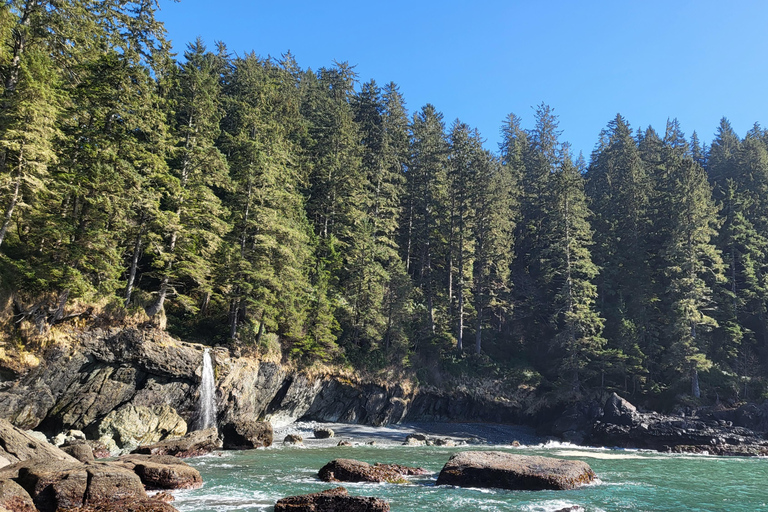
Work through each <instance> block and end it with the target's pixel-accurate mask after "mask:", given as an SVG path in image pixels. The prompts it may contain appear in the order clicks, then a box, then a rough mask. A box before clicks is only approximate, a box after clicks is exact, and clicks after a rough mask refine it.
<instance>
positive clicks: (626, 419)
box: [603, 393, 637, 425]
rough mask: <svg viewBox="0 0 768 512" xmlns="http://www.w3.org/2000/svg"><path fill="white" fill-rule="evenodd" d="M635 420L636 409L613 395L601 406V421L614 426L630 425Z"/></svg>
mask: <svg viewBox="0 0 768 512" xmlns="http://www.w3.org/2000/svg"><path fill="white" fill-rule="evenodd" d="M636 420H637V408H636V407H635V406H634V405H632V404H631V403H629V402H628V401H626V400H624V399H623V398H621V397H620V396H619V395H617V394H616V393H613V394H612V395H611V396H610V397H608V400H606V402H605V405H604V406H603V421H604V422H606V423H613V424H614V425H632V424H633V423H634V422H635V421H636Z"/></svg>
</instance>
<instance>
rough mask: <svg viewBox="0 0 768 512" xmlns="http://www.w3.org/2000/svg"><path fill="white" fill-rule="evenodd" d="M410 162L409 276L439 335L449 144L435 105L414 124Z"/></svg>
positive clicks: (431, 326) (428, 326)
mask: <svg viewBox="0 0 768 512" xmlns="http://www.w3.org/2000/svg"><path fill="white" fill-rule="evenodd" d="M411 133H412V139H411V141H412V142H411V144H412V147H411V155H412V158H411V161H410V164H409V166H408V169H409V172H408V176H407V178H408V188H407V190H408V195H409V197H408V201H409V202H410V203H411V204H412V207H411V208H412V220H410V221H409V224H408V233H407V235H406V236H407V237H408V239H409V242H408V243H407V245H408V246H409V247H410V252H409V253H408V254H407V255H406V257H407V258H408V259H409V260H411V259H412V261H411V265H410V273H411V275H412V276H413V278H414V281H415V283H416V285H417V286H418V287H419V289H420V290H421V292H422V294H423V296H424V302H425V304H424V306H425V313H426V319H425V320H426V322H425V323H426V330H427V335H428V336H429V335H434V334H435V333H436V318H435V309H436V292H437V290H438V283H439V279H438V277H439V274H438V275H436V272H435V270H436V262H437V258H436V254H437V253H438V251H439V250H440V249H441V245H442V240H441V236H440V230H439V224H438V223H439V221H440V220H442V219H441V211H442V209H443V207H444V205H445V194H446V179H447V178H446V167H447V157H448V143H447V140H446V137H445V126H444V124H443V116H442V114H441V113H439V112H438V111H437V110H436V109H435V107H434V106H432V105H429V104H428V105H425V106H424V107H423V108H422V109H421V110H420V111H419V112H418V113H416V114H414V116H413V120H412V122H411Z"/></svg>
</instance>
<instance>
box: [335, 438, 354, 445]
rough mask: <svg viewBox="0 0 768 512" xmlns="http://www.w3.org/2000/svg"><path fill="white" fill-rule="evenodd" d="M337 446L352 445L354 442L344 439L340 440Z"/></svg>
mask: <svg viewBox="0 0 768 512" xmlns="http://www.w3.org/2000/svg"><path fill="white" fill-rule="evenodd" d="M336 446H352V443H350V442H349V441H346V440H344V439H342V440H341V441H339V444H337V445H336Z"/></svg>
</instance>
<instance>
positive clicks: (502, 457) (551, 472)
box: [436, 451, 596, 491]
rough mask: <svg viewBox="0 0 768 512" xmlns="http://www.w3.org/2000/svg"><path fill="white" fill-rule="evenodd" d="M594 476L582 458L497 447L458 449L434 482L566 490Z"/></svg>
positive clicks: (462, 485)
mask: <svg viewBox="0 0 768 512" xmlns="http://www.w3.org/2000/svg"><path fill="white" fill-rule="evenodd" d="M595 478H596V476H595V473H594V472H593V471H592V469H591V468H590V467H589V465H588V464H587V463H585V462H581V461H574V460H565V459H554V458H549V457H537V456H530V455H515V454H510V453H505V452H497V451H482V452H479V451H478V452H461V453H458V454H456V455H454V456H453V457H451V458H450V460H448V462H447V463H446V464H445V466H444V467H443V469H442V471H440V475H439V476H438V477H437V484H436V485H457V486H460V487H483V488H484V487H493V488H499V489H511V490H529V491H537V490H565V489H574V488H576V487H578V486H580V485H583V484H587V483H589V482H591V481H593V480H594V479H595Z"/></svg>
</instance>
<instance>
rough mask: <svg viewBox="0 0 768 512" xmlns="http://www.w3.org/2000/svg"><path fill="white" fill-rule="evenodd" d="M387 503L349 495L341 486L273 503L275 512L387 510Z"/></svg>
mask: <svg viewBox="0 0 768 512" xmlns="http://www.w3.org/2000/svg"><path fill="white" fill-rule="evenodd" d="M388 511H389V503H387V502H386V501H384V500H382V499H379V498H374V497H370V496H350V495H349V493H348V492H347V490H346V489H345V488H343V487H337V488H336V489H328V490H326V491H322V492H318V493H314V494H304V495H302V496H289V497H287V498H283V499H281V500H278V502H277V503H275V512H388Z"/></svg>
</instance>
